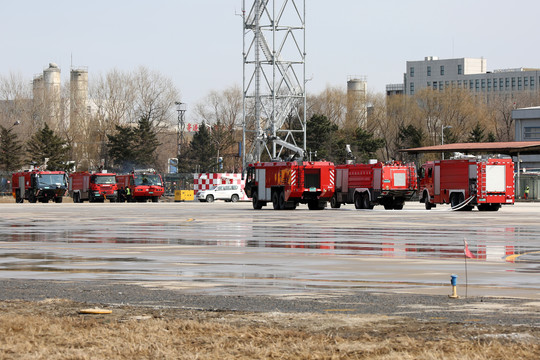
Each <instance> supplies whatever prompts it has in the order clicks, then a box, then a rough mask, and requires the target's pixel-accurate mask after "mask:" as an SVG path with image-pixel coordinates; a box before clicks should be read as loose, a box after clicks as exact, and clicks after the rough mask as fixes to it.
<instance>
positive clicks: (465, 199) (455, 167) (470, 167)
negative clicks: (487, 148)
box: [420, 158, 514, 211]
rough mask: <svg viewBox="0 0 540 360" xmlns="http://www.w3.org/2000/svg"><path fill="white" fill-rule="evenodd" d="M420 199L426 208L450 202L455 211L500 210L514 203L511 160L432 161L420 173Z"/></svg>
mask: <svg viewBox="0 0 540 360" xmlns="http://www.w3.org/2000/svg"><path fill="white" fill-rule="evenodd" d="M420 194H421V196H420V202H423V203H424V204H426V209H428V210H429V209H431V208H432V207H435V206H436V204H451V205H452V209H453V210H472V209H473V208H474V206H477V207H478V210H480V211H497V210H499V209H500V207H501V205H502V204H513V203H514V163H513V162H512V159H495V158H490V159H485V160H478V159H453V160H437V161H429V162H427V163H425V164H424V165H422V169H421V173H420Z"/></svg>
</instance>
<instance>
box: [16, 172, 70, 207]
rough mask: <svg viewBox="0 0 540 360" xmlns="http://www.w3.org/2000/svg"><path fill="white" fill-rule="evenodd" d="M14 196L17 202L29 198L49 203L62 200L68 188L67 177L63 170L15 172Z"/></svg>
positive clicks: (30, 200)
mask: <svg viewBox="0 0 540 360" xmlns="http://www.w3.org/2000/svg"><path fill="white" fill-rule="evenodd" d="M11 183H12V191H13V197H14V198H15V201H16V202H17V203H22V202H24V200H28V201H29V202H31V203H35V202H37V201H39V202H42V203H48V202H49V201H51V200H52V201H54V202H56V203H61V202H62V197H63V196H64V195H65V194H66V190H67V177H66V173H65V172H63V171H43V170H38V169H34V170H30V171H22V172H17V173H14V174H13V175H12V177H11Z"/></svg>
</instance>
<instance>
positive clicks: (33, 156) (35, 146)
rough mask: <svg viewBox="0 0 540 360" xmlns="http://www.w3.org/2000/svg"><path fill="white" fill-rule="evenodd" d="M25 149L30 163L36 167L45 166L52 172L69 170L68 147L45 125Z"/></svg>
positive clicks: (33, 136)
mask: <svg viewBox="0 0 540 360" xmlns="http://www.w3.org/2000/svg"><path fill="white" fill-rule="evenodd" d="M26 148H27V153H28V157H29V160H30V162H32V163H34V164H36V165H37V166H42V165H45V164H47V169H48V170H53V171H54V170H67V169H68V168H69V164H68V160H69V152H70V150H71V148H70V146H69V145H68V143H67V142H66V141H64V140H63V139H62V138H61V137H59V136H57V135H56V134H55V133H54V131H53V130H52V129H50V128H49V126H48V125H47V124H46V123H45V125H44V126H43V129H41V130H39V131H38V132H36V133H35V134H34V135H32V137H31V138H30V140H29V141H28V143H27V145H26ZM47 159H48V160H47Z"/></svg>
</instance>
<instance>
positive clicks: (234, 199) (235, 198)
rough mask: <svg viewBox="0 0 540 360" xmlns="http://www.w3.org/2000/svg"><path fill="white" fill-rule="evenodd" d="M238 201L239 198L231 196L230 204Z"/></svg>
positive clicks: (234, 195)
mask: <svg viewBox="0 0 540 360" xmlns="http://www.w3.org/2000/svg"><path fill="white" fill-rule="evenodd" d="M238 200H240V198H239V197H238V195H236V194H233V196H231V201H232V202H238Z"/></svg>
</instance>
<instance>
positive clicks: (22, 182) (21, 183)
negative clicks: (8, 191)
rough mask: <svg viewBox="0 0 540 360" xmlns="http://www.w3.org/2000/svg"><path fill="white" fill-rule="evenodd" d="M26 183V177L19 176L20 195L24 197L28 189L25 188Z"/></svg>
mask: <svg viewBox="0 0 540 360" xmlns="http://www.w3.org/2000/svg"><path fill="white" fill-rule="evenodd" d="M25 183H26V181H24V176H19V194H20V196H21V198H22V197H24V190H25V188H26V186H25Z"/></svg>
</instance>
